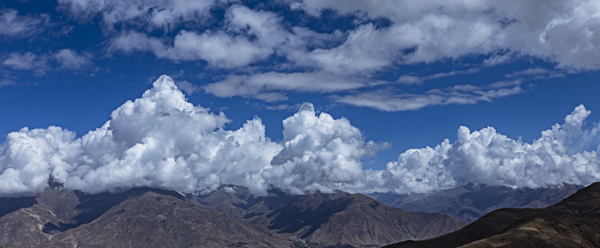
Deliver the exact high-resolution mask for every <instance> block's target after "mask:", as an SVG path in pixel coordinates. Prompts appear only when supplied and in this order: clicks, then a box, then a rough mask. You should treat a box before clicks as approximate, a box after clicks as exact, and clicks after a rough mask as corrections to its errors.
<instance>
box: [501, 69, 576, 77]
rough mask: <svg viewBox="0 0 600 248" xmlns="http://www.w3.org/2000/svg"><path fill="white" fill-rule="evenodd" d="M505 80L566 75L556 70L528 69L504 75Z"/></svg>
mask: <svg viewBox="0 0 600 248" xmlns="http://www.w3.org/2000/svg"><path fill="white" fill-rule="evenodd" d="M505 76H506V77H507V78H518V77H532V78H533V79H545V78H557V77H565V76H566V75H565V74H564V73H563V72H561V71H558V70H548V69H544V68H540V67H536V68H529V69H525V70H521V71H516V72H513V73H512V74H506V75H505Z"/></svg>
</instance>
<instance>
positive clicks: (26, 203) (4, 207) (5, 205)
mask: <svg viewBox="0 0 600 248" xmlns="http://www.w3.org/2000/svg"><path fill="white" fill-rule="evenodd" d="M0 202H2V204H0V218H1V217H2V216H4V215H6V214H10V213H12V212H14V211H17V210H19V209H21V208H29V207H32V206H33V205H35V204H36V203H37V200H36V199H35V197H34V196H32V197H20V198H0Z"/></svg>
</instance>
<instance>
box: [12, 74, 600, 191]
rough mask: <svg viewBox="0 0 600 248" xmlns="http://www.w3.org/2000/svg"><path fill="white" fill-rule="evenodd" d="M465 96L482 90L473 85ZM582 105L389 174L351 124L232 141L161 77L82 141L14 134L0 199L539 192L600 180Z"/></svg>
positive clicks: (303, 115)
mask: <svg viewBox="0 0 600 248" xmlns="http://www.w3.org/2000/svg"><path fill="white" fill-rule="evenodd" d="M459 88H461V89H462V90H471V91H476V90H477V89H476V88H477V87H474V86H467V85H464V86H461V87H459ZM590 113H591V112H590V111H588V110H587V109H586V108H585V107H584V106H583V105H581V106H578V107H577V108H575V110H574V111H573V113H571V114H569V115H567V117H566V118H565V123H564V124H562V125H558V124H556V125H554V126H553V127H552V128H551V129H549V130H546V131H543V132H542V135H541V137H540V138H539V139H537V140H535V141H534V142H533V143H531V144H528V143H525V142H522V141H521V140H513V139H510V138H508V137H507V136H505V135H502V134H499V133H497V132H496V130H495V129H494V128H493V127H487V128H484V129H482V130H479V131H473V132H471V131H470V130H469V129H468V128H467V127H460V128H459V130H458V134H457V136H458V138H457V140H456V141H455V142H454V143H450V141H449V140H448V139H446V140H444V141H443V142H442V143H441V144H439V145H437V146H436V147H433V148H430V147H426V148H422V149H410V150H407V151H406V152H404V153H402V154H401V155H400V156H399V158H398V160H397V161H394V162H390V163H388V165H387V169H385V170H378V171H375V170H364V169H363V168H362V162H361V160H362V159H364V158H366V157H368V156H372V155H375V153H376V151H377V150H378V149H380V148H382V147H386V146H387V144H385V143H383V144H376V143H373V142H372V141H365V139H364V136H363V134H362V132H361V131H360V130H359V129H358V128H356V127H354V126H352V125H351V124H350V121H348V120H347V119H344V118H341V119H334V118H332V117H331V115H329V114H327V113H321V114H316V112H315V110H314V107H313V106H312V104H309V103H305V104H303V105H302V106H301V107H300V109H299V111H298V112H297V113H296V114H294V115H293V116H291V117H288V118H286V119H285V120H283V126H284V130H283V136H284V138H283V141H282V142H281V143H276V142H273V141H271V140H270V139H269V138H267V137H266V136H265V126H264V125H263V124H262V122H261V120H260V119H258V118H254V119H252V120H249V121H247V122H246V123H245V124H244V125H243V126H242V127H241V128H240V129H237V130H225V129H224V125H225V123H227V122H228V121H229V120H228V119H227V118H226V117H225V115H224V114H223V113H220V114H214V113H211V112H209V110H208V109H205V108H202V107H200V106H194V105H192V104H191V103H189V102H187V101H186V99H185V96H184V95H183V93H182V92H181V91H179V90H178V89H177V87H176V85H175V83H174V82H173V80H172V79H171V78H169V77H167V76H162V77H160V78H159V79H158V80H157V81H156V82H154V84H153V88H152V89H149V90H147V91H146V92H145V93H144V94H143V96H142V97H141V98H138V99H136V100H135V101H128V102H126V103H125V104H123V105H122V106H120V107H119V108H118V109H116V110H115V111H113V113H112V114H111V120H109V121H107V122H106V123H105V124H104V125H103V126H102V127H100V128H98V129H96V130H93V131H90V132H88V133H87V134H85V135H83V136H82V137H81V138H75V137H76V136H75V133H73V132H71V131H68V130H64V129H61V128H59V127H49V128H47V129H34V130H29V129H27V128H23V129H21V130H20V131H18V132H12V133H9V134H8V135H7V136H6V141H5V142H4V143H2V144H0V195H1V196H21V195H31V194H34V193H36V192H40V191H42V190H43V188H44V187H45V186H47V179H48V177H49V176H50V175H52V176H53V177H54V178H55V179H56V180H58V181H59V182H63V183H64V186H65V187H66V188H71V189H78V190H82V191H84V192H90V193H96V192H102V191H107V190H108V191H117V190H123V189H128V188H131V187H158V188H167V189H173V190H177V191H181V192H188V193H193V192H209V191H212V190H215V189H217V188H218V187H219V186H220V185H222V184H236V185H241V186H246V187H249V188H250V189H251V190H252V192H254V193H255V194H264V193H265V192H266V189H267V188H268V187H270V185H274V186H276V187H280V188H282V189H284V190H288V191H290V192H292V193H302V192H304V191H306V190H317V189H318V190H322V191H325V192H330V191H332V190H334V189H342V190H347V191H352V192H370V191H388V190H393V191H395V192H398V193H415V192H418V193H427V192H432V191H436V190H442V189H447V188H451V187H455V186H458V185H461V184H464V183H469V182H472V183H481V184H487V185H504V186H510V187H534V188H535V187H543V186H546V185H554V184H560V183H564V182H566V183H573V184H579V185H586V184H589V183H592V182H594V181H597V180H600V161H599V160H598V157H597V153H598V152H599V151H598V149H600V148H599V143H600V126H598V125H594V126H593V127H592V128H591V129H583V128H582V126H583V125H584V122H585V119H586V118H587V116H588V115H589V114H590Z"/></svg>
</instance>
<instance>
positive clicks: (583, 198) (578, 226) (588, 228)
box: [387, 183, 600, 248]
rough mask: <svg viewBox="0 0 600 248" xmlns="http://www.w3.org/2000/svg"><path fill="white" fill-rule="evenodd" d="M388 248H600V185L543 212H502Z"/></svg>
mask: <svg viewBox="0 0 600 248" xmlns="http://www.w3.org/2000/svg"><path fill="white" fill-rule="evenodd" d="M387 247H390V248H392V247H393V248H417V247H442V248H443V247H469V248H475V247H600V183H593V184H591V185H590V186H588V187H586V188H583V189H580V190H578V191H577V193H575V194H573V195H571V196H569V197H567V198H566V199H564V200H562V201H561V202H559V203H557V204H555V205H552V206H549V207H546V208H543V209H499V210H496V211H493V212H491V213H489V214H487V215H485V216H483V217H481V218H480V219H478V220H477V221H475V222H473V223H471V224H470V225H468V226H466V227H464V228H463V229H460V230H458V231H455V232H452V233H449V234H446V235H443V236H440V237H437V238H433V239H428V240H422V241H407V242H402V243H398V244H393V245H390V246H387Z"/></svg>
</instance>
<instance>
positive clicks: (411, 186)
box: [368, 105, 600, 193]
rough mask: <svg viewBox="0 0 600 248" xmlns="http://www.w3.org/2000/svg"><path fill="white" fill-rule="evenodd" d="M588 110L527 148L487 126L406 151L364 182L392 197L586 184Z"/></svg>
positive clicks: (594, 134) (593, 151) (591, 162)
mask: <svg viewBox="0 0 600 248" xmlns="http://www.w3.org/2000/svg"><path fill="white" fill-rule="evenodd" d="M590 113H591V112H590V111H588V110H587V109H586V108H585V107H584V106H583V105H580V106H578V107H577V108H575V110H574V111H573V112H572V113H571V114H569V115H567V117H565V122H564V124H562V125H559V124H556V125H554V126H552V128H551V129H548V130H546V131H543V132H542V134H541V137H540V138H538V139H537V140H535V141H534V142H533V143H532V144H528V143H525V142H522V141H521V140H513V139H510V138H508V137H507V136H505V135H502V134H499V133H498V132H497V131H496V130H495V129H494V128H493V127H487V128H484V129H482V130H479V131H473V132H471V131H470V130H469V128H467V127H460V128H459V130H458V133H457V136H458V137H457V140H456V142H455V143H454V144H451V143H450V142H449V141H448V140H447V139H446V140H444V141H443V142H442V143H441V144H439V145H437V146H436V147H434V148H431V147H426V148H422V149H410V150H408V151H406V152H404V153H402V154H401V155H400V156H399V158H398V161H395V162H390V163H388V165H387V170H383V171H369V172H368V173H369V174H370V175H369V177H368V184H369V185H370V186H371V187H372V188H377V187H380V190H381V189H383V190H384V191H385V190H393V191H395V192H397V193H413V192H418V193H426V192H431V191H435V190H441V189H448V188H452V187H456V186H458V185H461V184H465V183H468V182H472V183H477V184H486V185H503V186H509V187H531V188H538V187H544V186H549V185H557V184H561V183H571V184H577V185H587V184H590V183H592V182H594V181H597V180H599V179H600V160H599V159H598V157H597V153H598V148H599V147H598V144H599V143H598V142H599V138H600V136H599V133H598V131H600V127H599V126H598V125H594V127H593V128H592V129H589V130H584V129H582V126H583V123H584V120H585V119H586V118H587V116H588V115H589V114H590Z"/></svg>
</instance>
